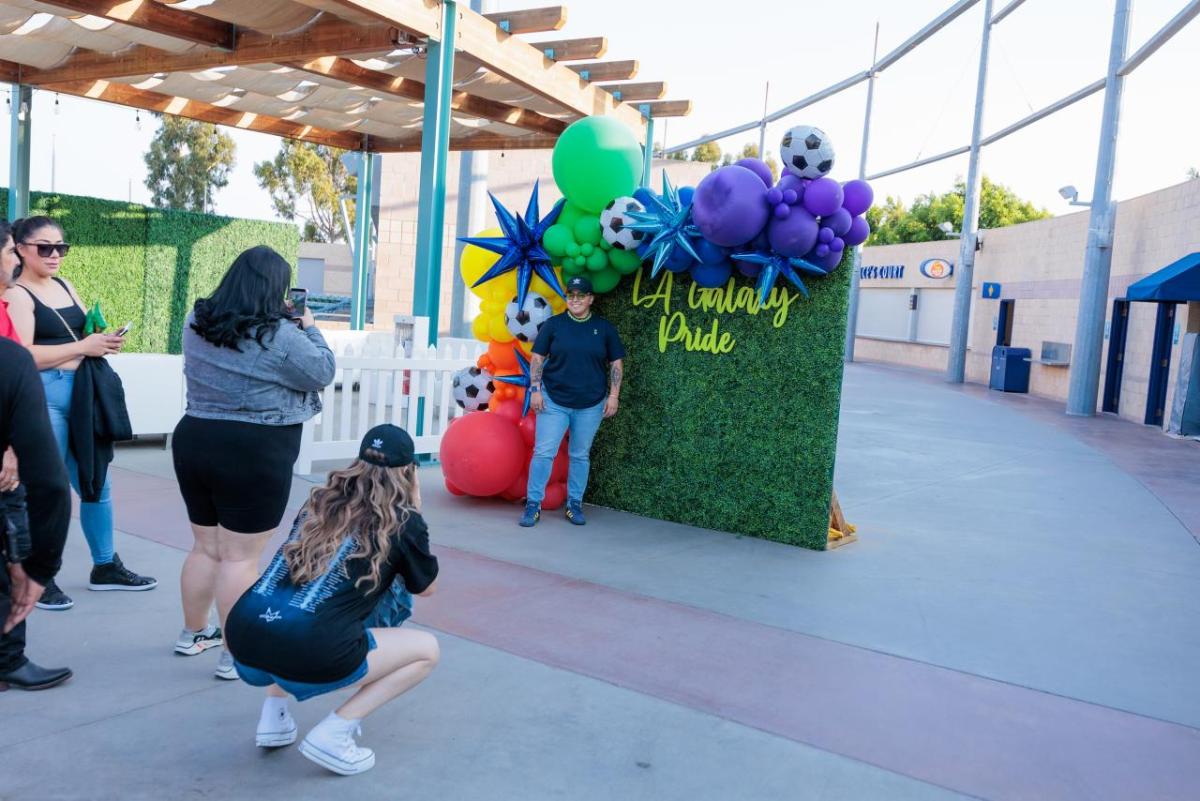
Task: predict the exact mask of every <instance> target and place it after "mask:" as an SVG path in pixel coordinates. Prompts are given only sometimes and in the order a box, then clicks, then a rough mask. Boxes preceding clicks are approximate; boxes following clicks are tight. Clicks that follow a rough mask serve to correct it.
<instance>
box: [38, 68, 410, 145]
mask: <svg viewBox="0 0 1200 801" xmlns="http://www.w3.org/2000/svg"><path fill="white" fill-rule="evenodd" d="M44 88H45V89H47V90H48V91H51V92H61V93H63V94H65V95H75V96H76V97H86V98H90V99H92V100H103V101H105V102H108V103H119V104H120V105H122V106H130V107H132V108H140V109H145V110H147V111H157V112H159V113H162V114H171V115H174V116H176V117H187V118H189V119H193V120H200V121H201V122H211V123H214V124H216V125H226V126H228V127H230V128H241V129H243V130H247V131H260V132H262V133H269V134H274V135H275V136H283V137H286V138H288V139H301V140H304V141H306V142H314V143H316V144H320V145H330V146H332V147H338V148H343V149H345V150H361V149H364V148H368V149H373V148H375V147H387V146H390V145H392V144H393V142H392V141H391V140H386V139H385V140H379V139H372V138H371V137H368V136H366V135H364V134H360V133H355V132H353V131H330V130H327V129H325V128H316V127H313V126H311V125H305V124H303V123H299V122H291V121H290V120H282V119H279V118H278V117H270V116H267V115H265V114H255V113H253V112H247V111H237V110H236V109H230V108H221V107H220V106H214V105H212V104H211V103H205V102H203V101H200V100H191V99H189V98H186V97H173V96H171V95H165V94H161V93H159V92H150V91H147V90H145V89H135V88H134V87H132V86H130V85H128V84H124V83H112V82H110V81H64V82H62V83H55V84H49V85H47V86H45V87H44Z"/></svg>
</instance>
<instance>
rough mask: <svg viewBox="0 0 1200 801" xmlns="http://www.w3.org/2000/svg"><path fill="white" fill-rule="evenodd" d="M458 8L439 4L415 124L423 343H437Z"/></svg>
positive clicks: (450, 0)
mask: <svg viewBox="0 0 1200 801" xmlns="http://www.w3.org/2000/svg"><path fill="white" fill-rule="evenodd" d="M457 16H458V6H457V4H456V3H455V2H454V0H442V31H441V39H440V41H439V40H435V39H433V38H432V37H431V38H429V39H428V40H427V49H426V52H425V112H424V113H425V119H424V121H423V122H422V124H421V188H420V199H419V201H418V204H417V261H416V272H415V276H414V279H413V314H414V315H416V316H418V317H428V318H429V341H428V342H427V343H426V344H428V345H433V344H436V343H437V335H438V329H439V321H438V311H439V307H440V304H441V294H442V242H443V239H444V236H445V216H446V162H447V160H448V159H449V155H450V92H451V90H452V89H453V84H454V23H455V20H456V17H457Z"/></svg>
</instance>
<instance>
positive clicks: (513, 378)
mask: <svg viewBox="0 0 1200 801" xmlns="http://www.w3.org/2000/svg"><path fill="white" fill-rule="evenodd" d="M513 351H514V352H515V353H516V354H517V366H518V367H520V368H521V374H520V375H498V376H496V377H495V378H494V379H493V380H495V381H503V382H504V383H505V384H513V385H515V386H518V387H524V388H525V406H524V407H523V408H522V409H521V416H522V417H524V416H525V415H527V414H529V401H530V400H531V399H532V397H533V393H532V392H530V391H529V387H530V385H531V384H532V383H533V381H532V379H531V378H530V376H529V359H526V358H525V354H524V353H523V352H522V351H521V348H520V347H519V346H517V345H513Z"/></svg>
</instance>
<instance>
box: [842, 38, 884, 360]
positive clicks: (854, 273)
mask: <svg viewBox="0 0 1200 801" xmlns="http://www.w3.org/2000/svg"><path fill="white" fill-rule="evenodd" d="M878 57H879V23H878V22H876V23H875V48H874V49H873V50H872V51H871V65H872V67H871V76H870V77H869V78H868V79H867V110H866V112H865V113H864V114H863V135H862V151H861V152H860V153H859V155H858V179H859V180H860V181H861V180H863V178H864V176H866V174H867V145H868V144H869V143H870V141H871V106H872V104H873V103H874V102H875V68H874V64H875V61H876V59H877V58H878ZM862 249H863V246H862V245H857V246H855V248H854V260H853V261H851V262H850V263H851V265H852V266H851V268H850V298H849V302H848V304H847V306H846V344H845V348H844V350H843V353H842V359H843V361H847V362H852V361H854V337H855V335H856V332H857V331H858V281H859V268H860V267H862Z"/></svg>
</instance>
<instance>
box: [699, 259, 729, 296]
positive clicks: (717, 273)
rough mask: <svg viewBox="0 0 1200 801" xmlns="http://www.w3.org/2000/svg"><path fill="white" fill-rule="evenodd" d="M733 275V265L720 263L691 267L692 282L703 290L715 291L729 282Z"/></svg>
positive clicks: (724, 262)
mask: <svg viewBox="0 0 1200 801" xmlns="http://www.w3.org/2000/svg"><path fill="white" fill-rule="evenodd" d="M731 275H733V264H732V263H731V262H729V261H720V262H717V263H716V264H699V263H697V264H695V265H694V266H693V267H692V280H693V281H695V282H696V283H697V284H699V285H700V286H702V287H704V288H705V289H715V288H716V287H719V286H721V285H723V284H724V283H725V282H726V281H728V280H729V276H731Z"/></svg>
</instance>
